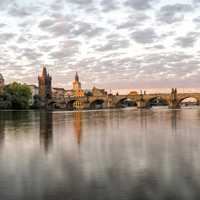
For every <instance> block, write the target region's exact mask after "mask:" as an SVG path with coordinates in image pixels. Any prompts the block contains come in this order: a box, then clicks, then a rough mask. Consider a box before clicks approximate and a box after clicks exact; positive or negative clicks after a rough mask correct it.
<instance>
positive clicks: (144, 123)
mask: <svg viewBox="0 0 200 200" xmlns="http://www.w3.org/2000/svg"><path fill="white" fill-rule="evenodd" d="M140 126H141V128H143V129H144V130H145V131H146V130H147V111H146V110H143V109H142V110H140Z"/></svg>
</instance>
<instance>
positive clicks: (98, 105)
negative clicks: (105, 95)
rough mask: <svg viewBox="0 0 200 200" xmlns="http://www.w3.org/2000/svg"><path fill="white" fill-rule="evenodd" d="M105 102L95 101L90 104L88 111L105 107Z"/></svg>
mask: <svg viewBox="0 0 200 200" xmlns="http://www.w3.org/2000/svg"><path fill="white" fill-rule="evenodd" d="M104 105H105V100H103V99H95V100H93V101H92V102H91V103H90V109H103V108H104V107H105V106H104Z"/></svg>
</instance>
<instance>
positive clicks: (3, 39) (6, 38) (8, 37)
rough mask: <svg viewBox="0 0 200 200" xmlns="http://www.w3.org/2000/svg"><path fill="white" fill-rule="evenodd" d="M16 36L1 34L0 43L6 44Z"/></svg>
mask: <svg viewBox="0 0 200 200" xmlns="http://www.w3.org/2000/svg"><path fill="white" fill-rule="evenodd" d="M15 36H16V35H15V34H14V33H1V34H0V43H1V44H3V43H6V42H8V41H9V40H11V39H13V38H14V37H15Z"/></svg>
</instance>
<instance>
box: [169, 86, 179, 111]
mask: <svg viewBox="0 0 200 200" xmlns="http://www.w3.org/2000/svg"><path fill="white" fill-rule="evenodd" d="M169 108H171V109H177V108H180V105H179V102H178V98H177V89H176V88H172V91H171V98H170V105H169Z"/></svg>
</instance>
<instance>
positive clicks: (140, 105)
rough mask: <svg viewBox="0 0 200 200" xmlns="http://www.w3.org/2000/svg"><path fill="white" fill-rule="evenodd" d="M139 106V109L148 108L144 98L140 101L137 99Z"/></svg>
mask: <svg viewBox="0 0 200 200" xmlns="http://www.w3.org/2000/svg"><path fill="white" fill-rule="evenodd" d="M136 103H137V108H138V109H144V108H147V104H146V102H145V101H144V100H140V101H137V102H136Z"/></svg>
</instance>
